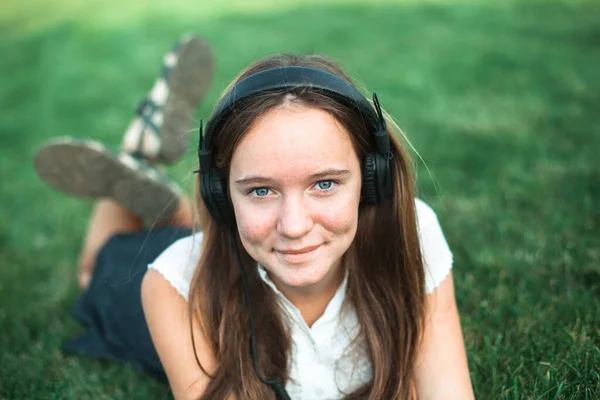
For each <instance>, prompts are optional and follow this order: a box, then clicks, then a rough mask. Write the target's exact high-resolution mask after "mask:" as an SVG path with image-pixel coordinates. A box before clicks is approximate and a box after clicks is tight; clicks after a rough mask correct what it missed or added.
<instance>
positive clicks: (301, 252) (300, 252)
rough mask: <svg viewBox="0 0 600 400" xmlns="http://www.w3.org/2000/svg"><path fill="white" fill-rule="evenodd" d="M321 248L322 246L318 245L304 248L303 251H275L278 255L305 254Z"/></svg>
mask: <svg viewBox="0 0 600 400" xmlns="http://www.w3.org/2000/svg"><path fill="white" fill-rule="evenodd" d="M319 246H320V244H318V245H316V246H310V247H304V248H302V249H297V250H295V249H289V250H275V251H276V252H278V253H281V254H303V253H308V252H311V251H313V250H315V249H316V248H317V247H319Z"/></svg>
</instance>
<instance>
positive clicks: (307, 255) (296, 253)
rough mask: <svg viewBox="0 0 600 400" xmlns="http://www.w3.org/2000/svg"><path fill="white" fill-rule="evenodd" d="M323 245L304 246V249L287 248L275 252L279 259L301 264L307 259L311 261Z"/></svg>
mask: <svg viewBox="0 0 600 400" xmlns="http://www.w3.org/2000/svg"><path fill="white" fill-rule="evenodd" d="M320 247H321V245H320V244H319V245H316V246H310V247H304V248H302V249H286V250H277V249H275V250H274V252H275V254H276V255H277V257H278V258H279V259H281V260H282V261H284V262H286V263H288V264H300V263H303V262H306V261H310V260H311V259H312V258H314V256H315V255H316V253H317V250H318V249H319V248H320Z"/></svg>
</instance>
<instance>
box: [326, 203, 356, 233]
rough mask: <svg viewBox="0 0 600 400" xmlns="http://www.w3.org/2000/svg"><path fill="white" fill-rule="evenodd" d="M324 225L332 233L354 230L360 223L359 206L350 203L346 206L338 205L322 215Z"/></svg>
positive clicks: (345, 204)
mask: <svg viewBox="0 0 600 400" xmlns="http://www.w3.org/2000/svg"><path fill="white" fill-rule="evenodd" d="M319 219H320V220H321V223H322V225H323V226H324V227H325V228H326V229H327V230H329V231H332V232H346V231H348V230H350V229H353V228H354V226H355V225H356V224H357V222H358V204H357V203H356V202H354V201H348V202H345V203H344V204H336V206H335V207H331V208H329V209H328V210H327V212H324V213H321V215H320V218H319Z"/></svg>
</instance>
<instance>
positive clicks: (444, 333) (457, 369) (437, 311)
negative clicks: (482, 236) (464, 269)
mask: <svg viewBox="0 0 600 400" xmlns="http://www.w3.org/2000/svg"><path fill="white" fill-rule="evenodd" d="M415 378H416V387H417V396H418V398H419V399H420V400H430V399H431V400H434V399H444V400H446V399H457V400H466V399H473V398H474V395H473V388H472V386H471V378H470V376H469V366H468V364H467V354H466V351H465V346H464V343H463V337H462V332H461V329H460V320H459V317H458V310H457V308H456V300H455V298H454V281H453V279H452V273H451V272H450V274H449V275H448V277H447V278H446V279H445V280H444V281H443V282H442V283H441V284H440V286H438V287H437V289H435V290H434V291H433V293H431V294H430V295H428V296H427V299H426V303H425V332H424V335H423V342H422V344H421V348H420V349H419V353H418V355H417V362H416V369H415Z"/></svg>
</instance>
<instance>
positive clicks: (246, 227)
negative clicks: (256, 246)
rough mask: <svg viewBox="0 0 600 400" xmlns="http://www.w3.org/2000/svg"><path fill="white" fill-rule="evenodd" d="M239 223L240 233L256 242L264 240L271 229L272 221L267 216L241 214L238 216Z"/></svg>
mask: <svg viewBox="0 0 600 400" xmlns="http://www.w3.org/2000/svg"><path fill="white" fill-rule="evenodd" d="M237 224H238V227H239V228H238V229H239V231H240V235H242V236H243V237H245V238H246V239H247V240H248V241H251V242H254V243H255V242H259V241H262V240H264V239H265V238H266V237H267V236H268V235H269V232H270V230H271V228H270V222H269V221H268V220H267V219H266V218H256V217H255V218H253V217H244V216H240V217H238V218H237Z"/></svg>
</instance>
